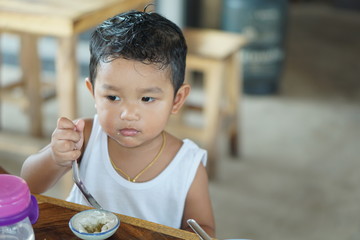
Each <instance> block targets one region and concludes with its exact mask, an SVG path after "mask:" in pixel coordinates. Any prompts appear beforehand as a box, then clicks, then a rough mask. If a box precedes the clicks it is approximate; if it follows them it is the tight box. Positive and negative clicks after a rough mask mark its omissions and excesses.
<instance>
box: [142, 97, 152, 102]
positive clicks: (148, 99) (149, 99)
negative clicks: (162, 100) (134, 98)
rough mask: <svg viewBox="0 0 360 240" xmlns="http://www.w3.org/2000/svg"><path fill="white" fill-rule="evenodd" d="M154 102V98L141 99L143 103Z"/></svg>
mask: <svg viewBox="0 0 360 240" xmlns="http://www.w3.org/2000/svg"><path fill="white" fill-rule="evenodd" d="M154 100H155V98H153V97H142V98H141V101H144V102H152V101H154Z"/></svg>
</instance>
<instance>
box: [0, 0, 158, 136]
mask: <svg viewBox="0 0 360 240" xmlns="http://www.w3.org/2000/svg"><path fill="white" fill-rule="evenodd" d="M149 2H152V1H151V0H61V1H59V0H36V1H34V0H0V33H1V32H11V33H16V34H18V35H19V36H20V37H21V49H22V50H21V53H20V62H21V65H22V71H23V79H22V81H21V82H22V83H20V84H19V83H16V84H15V85H13V86H9V88H8V89H5V90H8V92H10V90H11V89H13V88H14V87H18V86H19V85H22V86H23V87H24V88H25V89H26V95H27V96H26V98H27V100H28V101H27V102H28V105H29V107H28V109H29V111H28V112H29V115H30V123H31V124H30V129H31V130H30V131H31V134H32V135H33V136H41V135H42V127H43V124H42V114H41V103H42V96H41V91H40V89H41V81H40V68H41V66H40V60H39V57H38V52H37V38H38V37H40V36H51V37H55V38H57V40H58V48H57V55H56V60H55V63H56V95H57V97H58V103H59V104H58V106H59V116H65V117H68V118H71V119H74V118H76V117H77V96H76V82H77V79H78V75H77V62H76V54H75V52H76V38H77V35H78V34H79V33H81V32H84V31H86V30H89V29H91V28H93V27H94V26H96V25H98V24H99V23H101V22H102V21H104V20H105V19H107V18H109V17H112V16H113V15H116V14H118V13H120V12H124V11H127V10H130V9H143V8H144V6H145V5H146V4H148V3H149ZM0 90H1V89H0ZM2 90H3V91H2V92H1V94H0V95H2V96H6V95H7V94H5V93H6V91H5V90H4V89H2ZM17 100H19V99H17ZM18 102H20V103H23V102H24V101H18Z"/></svg>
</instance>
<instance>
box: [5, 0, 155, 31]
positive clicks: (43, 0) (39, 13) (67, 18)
mask: <svg viewBox="0 0 360 240" xmlns="http://www.w3.org/2000/svg"><path fill="white" fill-rule="evenodd" d="M151 2H152V1H151V0H101V1H99V0H61V1H58V0H0V30H5V31H20V32H29V33H33V34H41V35H54V36H66V35H72V34H74V33H79V32H82V31H85V30H87V29H89V28H91V27H94V26H96V25H97V24H99V23H101V22H102V21H104V20H105V19H107V18H109V17H112V16H114V15H116V14H118V13H121V12H125V11H128V10H132V9H140V10H142V9H143V8H144V7H145V6H146V5H147V4H149V3H151Z"/></svg>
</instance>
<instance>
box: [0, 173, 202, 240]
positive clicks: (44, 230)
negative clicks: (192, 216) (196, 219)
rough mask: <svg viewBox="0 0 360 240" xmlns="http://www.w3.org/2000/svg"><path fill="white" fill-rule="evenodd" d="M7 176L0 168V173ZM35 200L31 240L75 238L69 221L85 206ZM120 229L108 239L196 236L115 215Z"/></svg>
mask: <svg viewBox="0 0 360 240" xmlns="http://www.w3.org/2000/svg"><path fill="white" fill-rule="evenodd" d="M3 173H7V172H6V171H5V170H4V169H3V168H2V167H1V166H0V174H3ZM35 197H36V199H37V200H38V204H39V209H40V216H39V219H38V221H37V222H36V223H35V224H34V225H33V227H34V231H35V238H36V239H39V240H43V239H46V240H60V239H66V240H71V239H78V238H77V237H76V236H75V235H74V234H73V233H72V232H71V230H70V228H69V225H68V224H69V220H70V218H71V217H72V216H74V215H75V214H76V213H77V212H79V211H83V210H86V209H90V208H89V207H87V206H83V205H79V204H74V203H70V202H66V201H64V200H60V199H55V198H51V197H47V196H43V195H37V194H36V195H35ZM117 216H118V217H119V218H120V227H119V229H118V230H117V232H116V233H115V234H114V235H113V236H112V237H110V238H109V239H126V240H128V239H146V240H151V239H154V240H155V239H156V240H162V239H168V240H177V239H189V240H191V239H193V240H198V239H199V237H198V236H197V235H196V234H194V233H191V232H188V231H184V230H180V229H175V228H171V227H167V226H164V225H160V224H156V223H153V222H149V221H145V220H142V219H138V218H133V217H129V216H125V215H121V214H117Z"/></svg>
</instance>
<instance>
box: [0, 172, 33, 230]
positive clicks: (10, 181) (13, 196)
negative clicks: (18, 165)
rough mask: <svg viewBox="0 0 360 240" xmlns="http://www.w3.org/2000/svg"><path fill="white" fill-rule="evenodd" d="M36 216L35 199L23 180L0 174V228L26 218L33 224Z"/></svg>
mask: <svg viewBox="0 0 360 240" xmlns="http://www.w3.org/2000/svg"><path fill="white" fill-rule="evenodd" d="M38 215H39V209H38V206H37V201H36V198H35V197H33V196H31V194H30V190H29V187H28V185H27V184H26V182H25V180H24V179H22V178H20V177H17V176H14V175H9V174H0V226H3V225H10V224H13V223H16V222H18V221H21V220H22V219H24V218H26V217H29V218H30V221H31V222H32V223H35V222H36V220H37V218H38Z"/></svg>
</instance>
